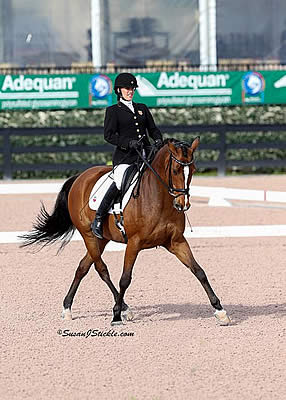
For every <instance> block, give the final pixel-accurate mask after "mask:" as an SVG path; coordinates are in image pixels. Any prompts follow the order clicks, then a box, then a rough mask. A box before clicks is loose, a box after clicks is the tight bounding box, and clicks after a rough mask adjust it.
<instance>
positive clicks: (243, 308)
mask: <svg viewBox="0 0 286 400" xmlns="http://www.w3.org/2000/svg"><path fill="white" fill-rule="evenodd" d="M224 308H225V310H226V311H227V313H228V315H229V316H230V317H231V319H232V320H233V324H232V325H237V324H239V323H241V322H243V321H246V320H248V319H249V318H252V317H259V316H273V317H275V318H283V317H286V303H282V304H278V303H274V304H264V305H255V306H251V305H245V304H227V305H224ZM132 310H133V312H134V313H135V318H136V320H137V321H138V320H143V319H148V318H152V317H155V316H156V320H157V321H158V320H159V321H160V320H161V321H180V320H188V319H190V320H193V319H198V318H210V317H211V315H212V311H213V309H212V307H211V306H210V305H207V304H192V303H185V304H154V305H150V306H139V307H136V306H134V307H132ZM111 316H112V308H111V309H105V310H99V311H97V312H96V311H91V312H90V313H85V314H82V315H80V311H79V310H75V312H74V319H82V318H98V317H111Z"/></svg>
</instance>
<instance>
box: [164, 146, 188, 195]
mask: <svg viewBox="0 0 286 400" xmlns="http://www.w3.org/2000/svg"><path fill="white" fill-rule="evenodd" d="M169 153H170V158H169V163H168V168H169V186H168V192H169V194H170V195H171V196H174V197H179V196H182V195H185V196H187V195H188V194H189V187H190V185H189V184H187V187H186V188H185V187H184V188H183V189H176V188H174V186H173V181H172V160H173V161H175V162H176V163H178V164H180V165H182V166H183V167H189V166H190V165H191V164H193V163H194V159H193V158H192V159H191V161H186V162H184V161H181V160H178V159H177V158H176V157H175V156H174V154H173V153H172V152H171V151H170V150H169Z"/></svg>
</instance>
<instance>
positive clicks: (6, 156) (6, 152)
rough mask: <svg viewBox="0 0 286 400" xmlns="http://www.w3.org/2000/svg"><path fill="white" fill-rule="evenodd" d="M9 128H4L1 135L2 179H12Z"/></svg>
mask: <svg viewBox="0 0 286 400" xmlns="http://www.w3.org/2000/svg"><path fill="white" fill-rule="evenodd" d="M10 133H11V132H10V129H6V130H5V132H4V136H3V179H5V180H8V179H12V154H11V140H10Z"/></svg>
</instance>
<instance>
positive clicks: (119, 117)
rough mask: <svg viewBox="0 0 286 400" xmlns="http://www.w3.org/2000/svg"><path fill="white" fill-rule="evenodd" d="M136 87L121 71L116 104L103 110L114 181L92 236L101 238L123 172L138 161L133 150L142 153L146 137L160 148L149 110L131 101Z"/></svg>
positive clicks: (98, 214)
mask: <svg viewBox="0 0 286 400" xmlns="http://www.w3.org/2000/svg"><path fill="white" fill-rule="evenodd" d="M137 87H138V85H137V80H136V78H135V76H134V75H132V74H130V73H127V72H123V73H121V74H119V75H118V76H117V77H116V79H115V83H114V91H115V93H116V95H117V104H114V105H113V106H110V107H107V109H106V113H105V120H104V138H105V140H106V141H107V142H109V143H111V144H113V145H114V146H116V148H115V151H114V153H113V158H112V162H113V168H114V182H113V183H112V184H111V186H110V188H109V189H108V191H107V192H106V194H105V196H104V198H103V199H102V202H101V203H100V206H99V208H98V210H97V212H96V217H95V220H94V221H93V223H92V224H91V229H92V232H93V234H94V235H95V236H97V237H98V238H100V239H103V221H104V218H105V216H106V215H107V213H108V211H109V209H110V207H111V204H112V202H113V200H114V199H115V197H116V196H117V194H118V193H119V191H120V189H121V182H122V178H123V175H124V172H125V170H126V169H127V168H128V167H129V166H130V165H131V164H133V163H135V162H136V161H137V159H138V154H137V152H136V148H138V147H139V146H140V149H141V148H142V151H143V154H144V152H146V148H147V147H148V146H151V145H150V142H149V139H148V136H147V132H146V131H148V134H149V136H150V137H151V138H152V139H153V140H154V141H155V145H156V146H157V147H160V146H161V145H162V134H161V132H160V130H159V129H158V128H157V127H156V125H155V123H154V120H153V117H152V115H151V113H150V110H149V109H148V107H147V106H146V105H145V104H142V103H134V102H133V101H132V98H133V96H134V92H135V90H136V88H137Z"/></svg>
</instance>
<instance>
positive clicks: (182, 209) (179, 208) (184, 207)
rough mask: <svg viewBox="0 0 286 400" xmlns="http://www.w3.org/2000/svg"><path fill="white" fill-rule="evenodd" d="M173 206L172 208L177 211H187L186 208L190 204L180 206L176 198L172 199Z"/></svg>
mask: <svg viewBox="0 0 286 400" xmlns="http://www.w3.org/2000/svg"><path fill="white" fill-rule="evenodd" d="M173 206H174V208H175V209H176V210H177V211H179V212H184V211H188V209H189V208H190V207H191V204H190V203H188V205H184V206H182V204H180V203H179V202H177V199H174V200H173Z"/></svg>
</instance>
